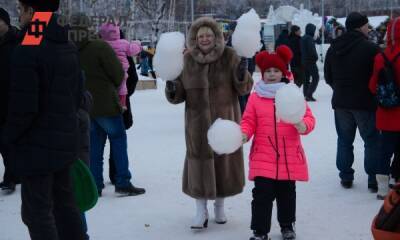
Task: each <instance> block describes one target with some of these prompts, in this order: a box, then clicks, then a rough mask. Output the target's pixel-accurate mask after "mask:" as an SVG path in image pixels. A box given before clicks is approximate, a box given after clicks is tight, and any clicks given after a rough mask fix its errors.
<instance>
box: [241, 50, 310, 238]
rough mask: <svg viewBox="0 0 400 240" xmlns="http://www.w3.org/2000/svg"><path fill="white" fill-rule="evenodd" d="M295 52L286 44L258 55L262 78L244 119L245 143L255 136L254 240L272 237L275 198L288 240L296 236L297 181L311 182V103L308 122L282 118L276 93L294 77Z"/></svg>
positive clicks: (252, 158)
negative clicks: (305, 141)
mask: <svg viewBox="0 0 400 240" xmlns="http://www.w3.org/2000/svg"><path fill="white" fill-rule="evenodd" d="M292 55H293V54H292V51H291V50H290V49H289V48H288V47H287V46H285V45H282V46H280V47H278V48H277V49H276V53H272V54H269V53H268V52H266V51H262V52H260V53H259V54H257V56H256V64H257V66H258V67H259V68H260V69H261V72H262V80H261V81H259V82H258V83H257V84H256V86H255V92H254V93H252V94H251V95H250V98H249V102H248V103H247V107H246V110H245V112H244V115H243V119H242V122H241V128H242V132H243V141H244V142H247V141H248V140H250V139H251V138H252V137H253V144H252V146H251V152H250V161H249V179H250V180H251V181H254V184H255V187H254V188H253V201H252V204H251V205H252V220H251V229H252V230H253V233H254V236H253V237H251V238H250V240H266V239H268V233H269V232H270V229H271V215H272V205H273V201H274V200H275V199H276V201H277V206H278V221H279V224H280V227H281V233H282V237H283V239H285V240H291V239H295V238H296V234H295V229H294V223H295V221H296V216H295V213H296V184H295V183H296V181H307V180H308V167H307V161H306V156H305V153H304V150H303V147H302V145H301V141H300V135H306V134H308V133H310V132H311V131H312V130H313V129H314V126H315V118H314V116H313V114H312V112H311V109H310V108H309V107H308V106H307V109H306V113H305V116H304V117H303V120H302V121H300V122H299V123H297V124H289V123H285V122H282V121H280V120H279V119H277V117H276V111H275V94H276V91H277V90H278V89H279V88H281V87H282V86H284V85H285V84H286V83H288V82H289V81H288V80H287V78H286V76H287V75H288V74H289V72H288V70H287V66H288V64H289V62H290V59H291V58H292Z"/></svg>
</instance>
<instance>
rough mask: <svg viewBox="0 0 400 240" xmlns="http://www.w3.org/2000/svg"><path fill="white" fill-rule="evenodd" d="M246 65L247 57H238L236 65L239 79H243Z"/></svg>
mask: <svg viewBox="0 0 400 240" xmlns="http://www.w3.org/2000/svg"><path fill="white" fill-rule="evenodd" d="M247 67H248V63H247V58H244V57H242V58H241V59H240V63H239V67H238V74H239V81H243V80H244V76H245V74H246V71H247Z"/></svg>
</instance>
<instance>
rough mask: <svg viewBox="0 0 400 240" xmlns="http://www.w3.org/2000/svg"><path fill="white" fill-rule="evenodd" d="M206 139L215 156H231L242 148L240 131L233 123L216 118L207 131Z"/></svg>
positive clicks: (237, 125)
mask: <svg viewBox="0 0 400 240" xmlns="http://www.w3.org/2000/svg"><path fill="white" fill-rule="evenodd" d="M207 139H208V144H210V146H211V148H212V149H213V150H214V152H216V153H217V154H220V155H222V154H231V153H234V152H236V150H238V149H239V148H240V147H241V146H242V130H241V129H240V126H239V124H237V123H235V122H234V121H230V120H225V119H221V118H218V119H217V120H215V122H214V123H213V124H212V125H211V127H210V129H209V130H208V132H207Z"/></svg>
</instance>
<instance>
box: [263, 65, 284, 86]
mask: <svg viewBox="0 0 400 240" xmlns="http://www.w3.org/2000/svg"><path fill="white" fill-rule="evenodd" d="M282 77H283V73H282V72H281V70H279V69H277V68H268V69H267V70H266V71H265V72H264V79H263V81H264V82H265V83H267V84H268V83H278V82H280V81H281V80H282Z"/></svg>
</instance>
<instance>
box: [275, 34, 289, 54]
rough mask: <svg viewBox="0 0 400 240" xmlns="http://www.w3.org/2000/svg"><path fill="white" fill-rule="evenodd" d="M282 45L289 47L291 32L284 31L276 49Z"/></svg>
mask: <svg viewBox="0 0 400 240" xmlns="http://www.w3.org/2000/svg"><path fill="white" fill-rule="evenodd" d="M280 45H286V46H289V30H287V29H283V30H282V32H281V33H280V34H279V36H278V39H276V41H275V49H276V48H277V47H279V46H280Z"/></svg>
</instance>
